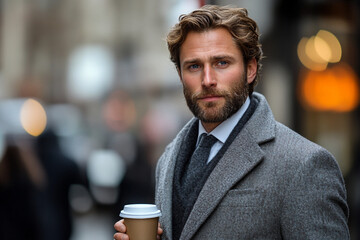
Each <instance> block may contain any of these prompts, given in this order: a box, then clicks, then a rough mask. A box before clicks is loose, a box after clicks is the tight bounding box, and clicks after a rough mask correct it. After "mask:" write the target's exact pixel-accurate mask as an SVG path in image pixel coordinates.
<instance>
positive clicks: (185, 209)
mask: <svg viewBox="0 0 360 240" xmlns="http://www.w3.org/2000/svg"><path fill="white" fill-rule="evenodd" d="M167 42H168V48H169V50H170V55H171V60H172V61H173V62H174V63H175V66H176V68H177V71H178V73H179V77H180V80H181V82H182V84H183V89H184V95H185V98H186V101H187V104H188V106H189V108H190V110H191V111H192V112H193V114H194V115H195V118H193V119H191V120H190V121H189V123H187V124H186V126H185V127H184V128H183V129H182V130H181V131H180V132H179V133H178V135H177V136H176V137H175V139H174V140H173V141H172V143H170V144H169V145H168V146H167V148H166V150H165V152H164V154H163V155H162V156H161V158H160V159H159V162H158V165H157V170H156V204H157V206H158V207H159V208H160V209H161V211H162V217H161V218H160V225H161V228H159V231H158V233H159V236H158V237H159V238H160V237H161V238H162V239H174V240H175V239H349V238H350V237H349V231H348V227H347V217H348V207H347V203H346V190H345V186H344V181H343V177H342V175H341V172H340V170H339V167H338V165H337V163H336V161H335V159H334V158H333V156H332V155H331V154H330V153H329V152H328V151H326V150H325V149H323V148H322V147H320V146H318V145H316V144H314V143H312V142H310V141H308V140H306V139H305V138H303V137H301V136H300V135H298V134H297V133H295V132H293V131H292V130H290V129H289V128H287V127H285V126H284V125H282V124H280V123H278V122H276V121H275V119H274V117H273V115H272V113H271V110H270V108H269V105H268V103H267V102H266V100H265V98H264V96H262V95H261V94H259V93H255V92H253V89H254V86H255V85H256V81H257V78H258V72H259V70H260V67H261V64H260V60H261V58H262V50H261V45H260V43H259V34H258V28H257V25H256V23H255V22H254V21H253V20H252V19H250V18H249V17H248V16H247V11H246V10H245V9H239V8H228V7H218V6H204V7H202V8H201V9H199V10H196V11H194V12H192V13H190V14H188V15H182V16H181V17H180V21H179V23H178V24H176V25H175V27H174V28H173V29H172V31H171V32H170V33H169V35H168V38H167ZM202 133H206V134H205V135H212V136H214V137H215V139H216V140H215V141H216V142H215V143H214V144H213V145H212V144H209V145H211V146H210V149H211V150H210V155H209V156H206V160H205V162H206V163H205V164H204V165H203V166H200V167H199V166H198V165H196V163H194V162H196V161H194V159H199V158H198V157H199V155H204V154H205V153H204V152H205V151H204V150H198V149H205V147H203V146H200V145H202V142H204V141H206V140H203V139H205V137H203V136H202ZM211 138H213V137H211ZM206 139H207V138H206ZM199 151H200V152H201V154H198V152H199ZM198 162H199V160H198V161H197V163H198ZM199 169H200V170H199ZM197 170H198V171H197ZM115 229H116V230H117V231H118V233H116V234H115V235H114V238H115V239H128V236H127V235H126V234H124V233H125V232H126V227H125V225H124V224H123V221H122V220H121V221H119V222H117V223H116V224H115Z"/></svg>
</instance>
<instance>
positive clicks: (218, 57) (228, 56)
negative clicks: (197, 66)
mask: <svg viewBox="0 0 360 240" xmlns="http://www.w3.org/2000/svg"><path fill="white" fill-rule="evenodd" d="M211 59H212V60H221V59H230V60H232V59H235V58H234V57H233V56H230V55H218V56H213V57H211ZM197 62H200V58H191V59H188V60H185V61H184V62H183V64H182V66H184V65H187V64H192V63H197Z"/></svg>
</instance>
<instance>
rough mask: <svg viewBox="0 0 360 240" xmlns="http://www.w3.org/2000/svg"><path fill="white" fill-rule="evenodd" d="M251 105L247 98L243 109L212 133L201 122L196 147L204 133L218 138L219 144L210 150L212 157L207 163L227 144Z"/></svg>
mask: <svg viewBox="0 0 360 240" xmlns="http://www.w3.org/2000/svg"><path fill="white" fill-rule="evenodd" d="M249 105H250V98H249V97H247V99H246V101H245V103H244V104H243V105H242V106H241V108H240V109H239V110H238V111H237V112H236V113H234V114H233V115H232V116H231V117H229V118H228V119H226V120H225V121H224V122H222V123H221V124H219V125H218V126H217V127H216V128H215V129H214V130H212V131H211V132H210V133H207V132H206V130H205V128H204V127H203V125H202V124H201V121H199V132H198V139H197V142H196V146H197V145H198V144H199V141H200V135H201V134H202V133H207V134H211V135H213V136H214V137H216V138H217V140H218V141H217V142H216V143H215V144H214V145H213V146H212V148H211V150H210V155H209V158H208V160H207V163H209V162H210V161H211V160H212V159H213V157H215V155H216V154H217V153H218V152H219V150H220V148H221V147H222V146H223V145H224V143H225V142H226V139H227V138H228V137H229V135H230V133H231V131H232V130H233V129H234V127H235V126H236V124H237V123H238V122H239V120H240V119H241V118H242V116H243V115H244V113H245V111H246V110H247V109H248V107H249Z"/></svg>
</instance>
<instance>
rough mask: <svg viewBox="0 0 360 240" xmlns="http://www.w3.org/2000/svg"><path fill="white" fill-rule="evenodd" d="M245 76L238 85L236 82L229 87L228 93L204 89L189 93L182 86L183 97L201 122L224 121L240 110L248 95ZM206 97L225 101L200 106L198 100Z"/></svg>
mask: <svg viewBox="0 0 360 240" xmlns="http://www.w3.org/2000/svg"><path fill="white" fill-rule="evenodd" d="M245 76H246V74H244V75H243V76H242V78H241V80H240V83H239V82H237V83H234V84H233V86H230V90H229V91H227V90H217V89H214V88H205V89H203V90H202V91H201V92H199V93H191V91H190V90H189V89H188V88H187V87H186V86H183V87H184V89H183V92H184V96H185V99H186V103H187V105H188V107H189V109H190V111H191V112H192V113H193V114H194V116H195V117H197V118H199V119H200V120H201V121H202V122H206V123H217V122H223V121H225V120H226V119H228V118H229V117H231V116H232V115H233V114H234V113H236V112H237V111H238V110H239V109H240V108H241V106H242V105H243V104H244V102H245V101H246V98H247V97H248V95H249V86H248V85H249V84H248V83H247V79H246V77H245ZM207 95H216V96H221V97H223V98H224V99H225V103H224V104H221V103H218V102H206V103H203V104H202V103H199V102H198V100H199V99H200V98H202V97H204V96H207Z"/></svg>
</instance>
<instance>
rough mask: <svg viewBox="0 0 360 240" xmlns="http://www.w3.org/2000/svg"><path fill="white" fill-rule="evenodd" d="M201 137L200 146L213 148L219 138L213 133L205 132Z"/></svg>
mask: <svg viewBox="0 0 360 240" xmlns="http://www.w3.org/2000/svg"><path fill="white" fill-rule="evenodd" d="M200 137H201V138H200V143H199V147H204V148H211V147H212V146H213V145H214V144H215V143H216V141H217V138H216V137H214V136H213V135H211V134H209V135H208V134H206V133H203V134H201V136H200Z"/></svg>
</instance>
